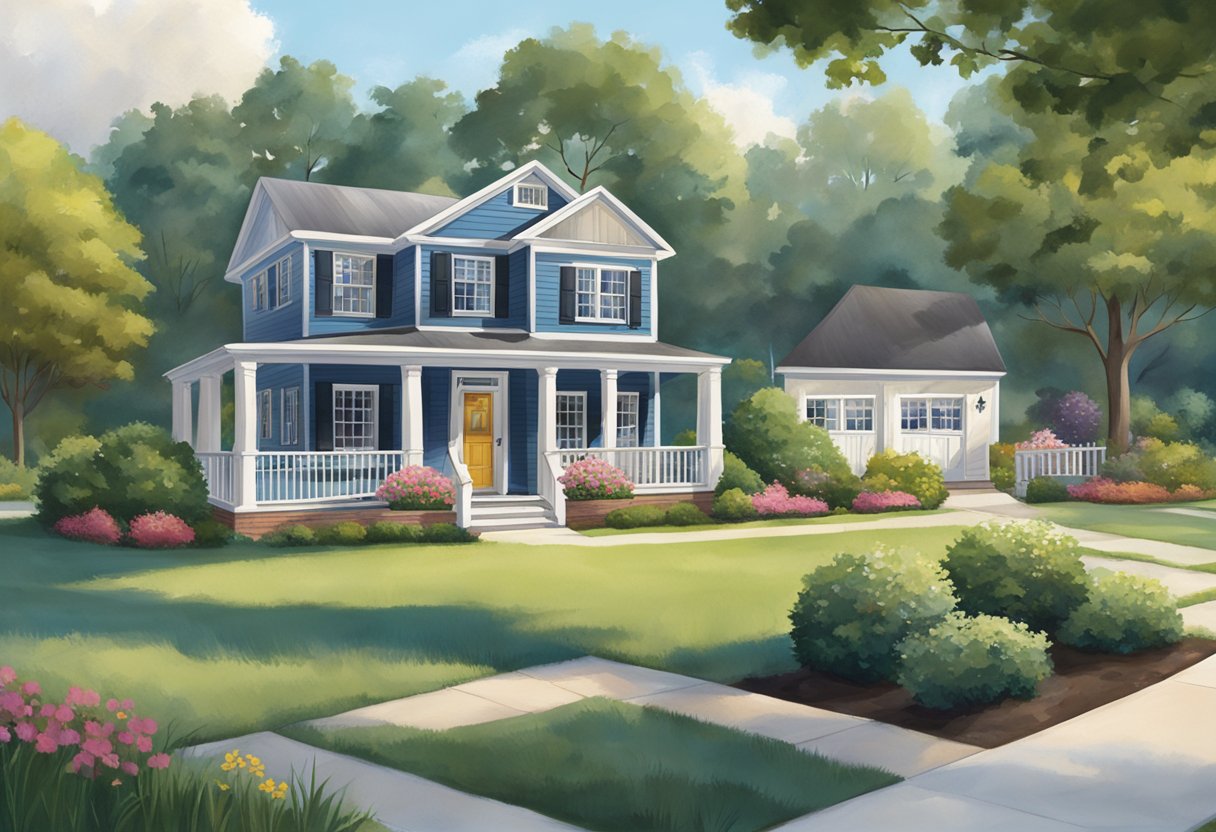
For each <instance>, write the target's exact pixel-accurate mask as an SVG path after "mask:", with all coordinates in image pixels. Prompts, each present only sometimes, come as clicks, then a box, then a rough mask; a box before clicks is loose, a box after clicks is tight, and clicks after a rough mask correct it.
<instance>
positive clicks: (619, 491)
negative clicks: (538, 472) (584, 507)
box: [557, 457, 633, 500]
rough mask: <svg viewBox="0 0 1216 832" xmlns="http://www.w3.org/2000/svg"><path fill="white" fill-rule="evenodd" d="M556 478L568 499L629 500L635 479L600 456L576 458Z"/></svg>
mask: <svg viewBox="0 0 1216 832" xmlns="http://www.w3.org/2000/svg"><path fill="white" fill-rule="evenodd" d="M557 481H558V482H560V483H561V484H562V487H563V488H564V489H565V492H566V499H567V500H627V499H629V498H630V497H632V496H633V483H632V482H630V480H629V477H627V476H625V472H624V471H622V470H621V469H620V468H617V467H616V466H615V465H610V464H609V463H607V462H605V461H604V460H602V459H599V458H597V457H583V458H582V459H577V460H575V461H574V462H572V463H570V464H569V465H567V466H566V471H565V473H563V474H562V475H561V476H560V477H558V478H557Z"/></svg>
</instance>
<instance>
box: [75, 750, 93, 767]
mask: <svg viewBox="0 0 1216 832" xmlns="http://www.w3.org/2000/svg"><path fill="white" fill-rule="evenodd" d="M96 762H97V760H96V758H95V757H94V756H93V755H92V754H90V753H89V752H87V751H81V752H80V753H78V754H77V755H76V756H75V757H73V758H72V771H73V772H79V771H80V770H81V769H82V768H92V767H93V765H94V764H95V763H96Z"/></svg>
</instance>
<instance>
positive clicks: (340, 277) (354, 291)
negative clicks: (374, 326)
mask: <svg viewBox="0 0 1216 832" xmlns="http://www.w3.org/2000/svg"><path fill="white" fill-rule="evenodd" d="M387 279H391V276H390V277H389V278H387ZM333 310H334V314H335V315H359V316H364V317H370V316H372V315H374V314H375V313H376V258H375V257H371V256H368V255H364V254H339V253H338V252H334V303H333Z"/></svg>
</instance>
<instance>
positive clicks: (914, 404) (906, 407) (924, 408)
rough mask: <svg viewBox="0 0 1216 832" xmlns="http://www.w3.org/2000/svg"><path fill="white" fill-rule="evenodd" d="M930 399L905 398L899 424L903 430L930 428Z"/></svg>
mask: <svg viewBox="0 0 1216 832" xmlns="http://www.w3.org/2000/svg"><path fill="white" fill-rule="evenodd" d="M928 413H929V401H928V399H904V400H903V402H902V403H901V404H900V419H899V426H900V429H901V430H928V429H929V416H928Z"/></svg>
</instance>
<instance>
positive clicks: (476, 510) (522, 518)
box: [469, 494, 557, 532]
mask: <svg viewBox="0 0 1216 832" xmlns="http://www.w3.org/2000/svg"><path fill="white" fill-rule="evenodd" d="M555 526H557V522H556V521H555V520H554V518H553V510H552V509H551V508H550V507H549V504H548V503H546V502H545V501H544V500H543V499H542V498H540V497H534V496H530V495H516V494H507V495H502V494H494V495H491V496H477V495H474V497H473V503H472V511H471V513H470V518H469V528H470V529H471V530H472V531H477V532H493V531H503V530H508V529H510V530H515V529H543V528H548V527H555Z"/></svg>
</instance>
